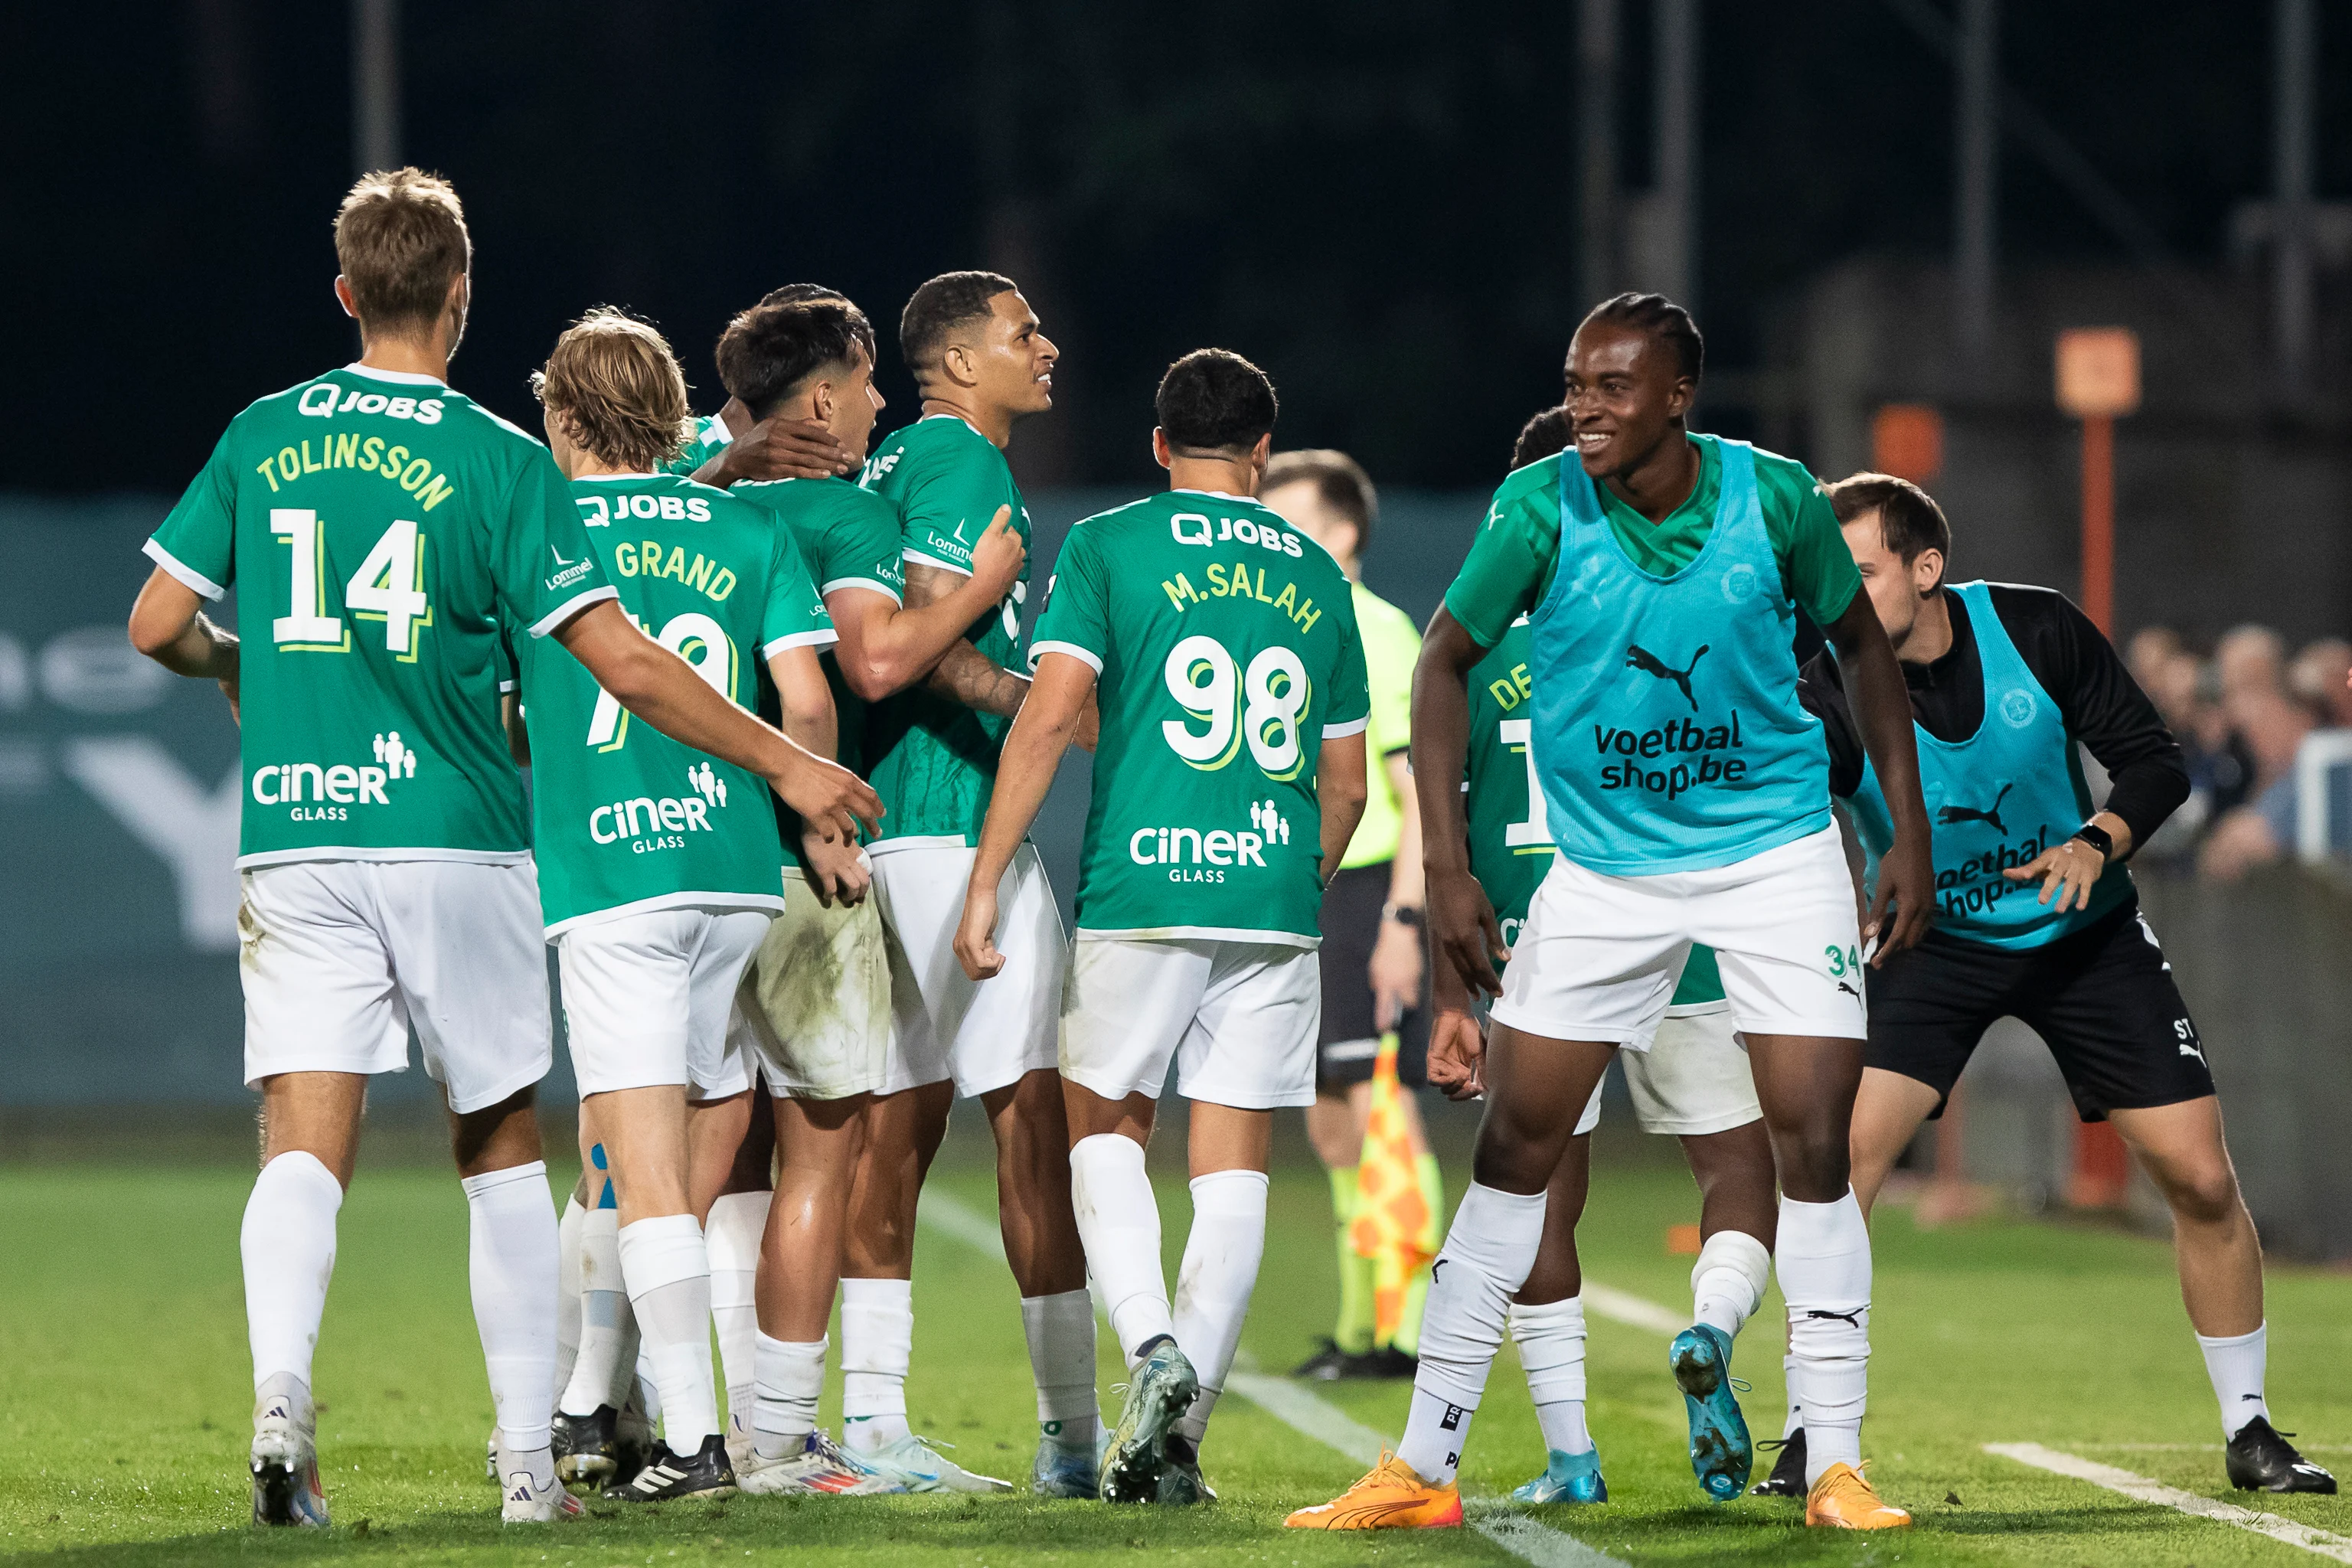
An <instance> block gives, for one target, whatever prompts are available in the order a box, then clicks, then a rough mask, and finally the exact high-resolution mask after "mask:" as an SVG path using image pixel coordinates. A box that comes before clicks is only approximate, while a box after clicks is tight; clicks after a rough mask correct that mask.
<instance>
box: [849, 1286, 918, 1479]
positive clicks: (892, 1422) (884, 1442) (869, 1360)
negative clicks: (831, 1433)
mask: <svg viewBox="0 0 2352 1568" xmlns="http://www.w3.org/2000/svg"><path fill="white" fill-rule="evenodd" d="M914 1352H915V1288H914V1286H913V1284H912V1283H911V1282H910V1281H908V1280H905V1279H844V1280H843V1281H842V1282H841V1436H842V1441H843V1442H844V1443H845V1444H846V1445H847V1446H848V1447H849V1448H850V1449H851V1450H852V1451H853V1452H858V1453H869V1454H870V1453H872V1452H874V1451H875V1450H877V1449H878V1448H887V1447H889V1446H890V1445H891V1444H893V1443H895V1442H897V1441H898V1439H899V1438H901V1437H903V1436H906V1435H907V1432H908V1426H907V1365H908V1362H910V1361H911V1360H913V1359H914Z"/></svg>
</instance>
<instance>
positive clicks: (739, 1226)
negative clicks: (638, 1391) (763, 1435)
mask: <svg viewBox="0 0 2352 1568" xmlns="http://www.w3.org/2000/svg"><path fill="white" fill-rule="evenodd" d="M775 1195H776V1194H773V1193H767V1192H761V1193H729V1194H727V1195H726V1196H724V1197H722V1198H719V1200H718V1201H717V1202H715V1203H713V1204H712V1205H710V1218H709V1221H708V1222H707V1223H706V1224H705V1225H704V1226H703V1227H702V1238H703V1243H704V1245H705V1246H706V1247H709V1251H710V1319H711V1321H712V1322H714V1323H716V1324H717V1325H718V1328H719V1366H720V1368H721V1369H722V1370H723V1371H724V1372H725V1373H726V1374H727V1414H728V1415H729V1417H730V1425H732V1426H741V1427H744V1428H747V1429H748V1428H749V1427H750V1426H751V1381H752V1377H753V1370H752V1361H753V1354H754V1352H753V1350H752V1346H753V1345H754V1344H755V1343H756V1342H758V1340H759V1337H760V1315H759V1310H758V1308H757V1307H756V1306H754V1305H753V1288H754V1286H755V1285H756V1284H757V1282H758V1280H759V1278H760V1237H761V1235H762V1234H763V1233H764V1232H765V1231H766V1230H767V1228H768V1205H769V1203H770V1202H771V1201H772V1200H773V1199H774V1197H775Z"/></svg>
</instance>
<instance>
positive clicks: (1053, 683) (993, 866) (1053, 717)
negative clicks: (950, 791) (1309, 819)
mask: <svg viewBox="0 0 2352 1568" xmlns="http://www.w3.org/2000/svg"><path fill="white" fill-rule="evenodd" d="M1094 690H1095V672H1094V668H1093V667H1092V666H1090V665H1088V664H1087V662H1086V661H1085V660H1084V659H1082V658H1076V657H1074V656H1072V655H1070V654H1066V653H1048V654H1046V655H1045V657H1044V658H1040V659H1039V660H1038V661H1037V679H1036V681H1035V684H1034V686H1033V687H1032V689H1031V690H1030V693H1029V700H1028V701H1027V702H1025V703H1024V704H1023V705H1022V708H1021V712H1020V715H1019V716H1018V717H1017V718H1015V719H1014V720H1013V730H1012V732H1011V733H1010V734H1008V735H1006V736H1005V737H1004V752H1003V755H1002V756H1001V757H999V758H998V760H997V764H996V792H995V794H993V795H991V796H990V797H989V802H988V818H987V821H986V822H985V824H983V825H982V828H981V832H980V851H979V853H978V855H977V856H975V857H974V858H973V860H972V863H971V882H970V884H969V885H968V886H967V887H966V888H965V889H964V895H963V919H962V921H961V923H960V924H959V925H958V927H957V929H956V937H955V954H956V959H957V962H959V963H961V964H962V965H963V972H964V973H965V974H967V975H968V976H970V977H971V978H972V979H974V980H985V979H987V978H988V977H989V976H991V975H992V974H994V973H996V972H997V971H998V970H1000V969H1003V967H1004V955H1003V953H1001V952H997V951H996V889H997V885H998V884H999V883H1001V882H1003V879H1004V871H1005V868H1007V867H1008V866H1010V865H1012V864H1013V852H1014V851H1015V850H1017V849H1019V848H1020V847H1021V841H1022V840H1023V839H1024V838H1026V837H1028V836H1029V826H1030V825H1031V824H1032V823H1034V822H1035V821H1036V820H1037V812H1038V809H1039V808H1040V807H1042V806H1043V805H1045V792H1046V791H1048V790H1050V789H1052V788H1053V787H1054V770H1055V769H1056V768H1058V767H1060V766H1061V764H1062V753H1063V752H1066V751H1068V750H1069V749H1070V742H1071V739H1072V738H1073V737H1074V736H1076V734H1077V732H1078V723H1079V720H1080V719H1081V717H1082V716H1083V715H1084V714H1085V712H1086V710H1087V703H1088V701H1089V700H1091V699H1092V698H1093V696H1094ZM1328 744H1329V743H1327V748H1326V752H1325V757H1324V762H1325V764H1326V765H1327V766H1328V765H1329V763H1330V755H1329V752H1328ZM1356 746H1357V755H1356V771H1355V774H1354V777H1355V778H1356V780H1357V786H1356V808H1357V810H1359V811H1360V810H1362V809H1363V804H1364V801H1363V785H1362V779H1363V773H1364V759H1363V754H1362V749H1363V741H1362V738H1361V737H1360V736H1359V737H1357V739H1356ZM1348 826H1349V831H1351V832H1352V831H1353V830H1354V828H1355V819H1354V817H1353V816H1352V815H1351V816H1349V821H1348ZM1323 841H1324V856H1323V858H1324V862H1325V864H1326V866H1327V867H1328V866H1331V865H1336V864H1338V856H1339V850H1335V849H1333V848H1332V847H1331V836H1330V829H1329V827H1328V819H1327V826H1326V827H1325V829H1324V835H1323ZM1347 842H1348V840H1347V837H1346V836H1345V835H1342V836H1341V837H1340V839H1339V846H1340V848H1341V849H1344V848H1345V847H1347ZM1327 875H1328V872H1327Z"/></svg>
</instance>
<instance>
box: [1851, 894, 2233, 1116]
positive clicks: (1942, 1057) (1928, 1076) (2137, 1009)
mask: <svg viewBox="0 0 2352 1568" xmlns="http://www.w3.org/2000/svg"><path fill="white" fill-rule="evenodd" d="M2003 1017H2014V1018H2016V1019H2018V1020H2019V1021H2020V1022H2021V1023H2023V1024H2024V1025H2025V1026H2027V1027H2028V1028H2030V1029H2032V1031H2033V1032H2034V1033H2035V1034H2037V1035H2039V1036H2041V1037H2042V1042H2043V1043H2044V1044H2045V1045H2047V1046H2048V1047H2050V1054H2051V1055H2052V1056H2053V1057H2054V1058H2057V1061H2058V1070H2059V1071H2060V1072H2061V1073H2063V1074H2064V1075H2065V1079H2066V1089H2067V1092H2068V1093H2070V1094H2072V1095H2073V1096H2074V1110H2075V1111H2076V1112H2077V1113H2078V1114H2079V1115H2080V1116H2081V1117H2082V1119H2083V1120H2084V1121H2105V1120H2106V1119H2107V1112H2109V1111H2111V1110H2144V1109H2146V1108H2147V1107H2150V1106H2157V1105H2178V1104H2179V1103H2180V1102H2181V1101H2183V1100H2201V1099H2203V1098H2204V1097H2206V1096H2207V1095H2210V1094H2211V1093H2212V1092H2213V1074H2212V1072H2211V1070H2210V1068H2208V1067H2207V1066H2206V1063H2205V1042H2204V1041H2203V1040H2202V1039H2200V1038H2199V1037H2198V1034H2197V1026H2196V1025H2195V1024H2194V1023H2193V1022H2191V1021H2190V1019H2189V1007H2188V1005H2187V1004H2186V1003H2184V1002H2183V1001H2181V999H2180V989H2179V986H2177V985H2175V984H2173V981H2172V966H2171V965H2170V964H2168V963H2166V962H2165V960H2164V950H2163V949H2162V948H2160V947H2158V945H2157V941H2156V932H2155V931H2151V930H2150V929H2148V924H2147V921H2145V920H2144V919H2142V918H2141V916H2140V912H2139V903H2138V900H2132V901H2131V902H2129V903H2126V904H2125V905H2124V906H2123V907H2122V908H2120V909H2118V910H2115V911H2113V912H2112V913H2110V914H2107V915H2104V916H2102V917H2101V918H2100V919H2099V920H2098V921H2096V922H2095V924H2092V925H2089V926H2085V927H2084V929H2082V930H2081V931H2075V932H2074V933H2073V934H2071V935H2068V936H2063V937H2061V938H2059V939H2058V940H2057V941H2055V942H2049V943H2047V944H2045V945H2043V946H2041V947H2033V948H2021V949H2008V948H1998V947H1988V946H1986V945H1985V944H1984V943H1982V942H1966V941H1962V940H1961V939H1959V938H1958V937H1949V936H1944V935H1942V934H1940V933H1938V932H1934V931H1930V932H1929V933H1928V936H1927V940H1926V941H1924V942H1921V943H1920V944H1919V945H1918V946H1917V947H1916V948H1914V949H1912V950H1911V951H1910V952H1906V953H1899V954H1897V955H1895V957H1893V958H1891V959H1889V960H1888V961H1887V963H1886V966H1885V968H1884V969H1878V970H1874V971H1872V972H1871V974H1870V1046H1869V1050H1868V1053H1867V1056H1866V1058H1865V1060H1866V1062H1867V1063H1868V1065H1869V1066H1871V1067H1874V1068H1884V1069H1885V1071H1887V1072H1895V1073H1901V1074H1902V1075H1903V1076H1904V1077H1906V1078H1909V1079H1917V1080H1918V1081H1919V1082H1921V1083H1924V1084H1926V1085H1927V1087H1928V1088H1930V1089H1934V1090H1935V1091H1936V1093H1937V1101H1936V1109H1935V1111H1934V1112H1933V1114H1934V1115H1937V1116H1941V1115H1942V1114H1943V1112H1944V1102H1945V1101H1946V1100H1948V1099H1949V1098H1950V1096H1951V1092H1952V1085H1953V1084H1955V1083H1957V1082H1958V1080H1959V1077H1960V1069H1961V1068H1965V1067H1966V1066H1968V1063H1969V1054H1970V1053H1971V1052H1973V1051H1974V1050H1975V1049H1976V1048H1977V1042H1978V1041H1979V1040H1980V1039H1982V1038H1983V1037H1984V1032H1985V1030H1987V1029H1988V1028H1990V1027H1991V1026H1992V1024H1993V1022H1994V1020H1996V1019H1999V1018H2003Z"/></svg>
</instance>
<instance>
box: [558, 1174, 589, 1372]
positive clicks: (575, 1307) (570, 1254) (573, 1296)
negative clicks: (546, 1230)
mask: <svg viewBox="0 0 2352 1568" xmlns="http://www.w3.org/2000/svg"><path fill="white" fill-rule="evenodd" d="M587 1223H588V1210H587V1209H586V1207H585V1206H583V1205H582V1204H581V1202H580V1197H579V1194H576V1193H575V1194H572V1196H570V1197H567V1198H565V1199H564V1200H563V1217H562V1219H560V1220H558V1221H556V1223H555V1386H556V1387H557V1388H558V1389H562V1388H564V1387H566V1386H567V1385H569V1384H570V1383H571V1382H572V1367H573V1366H574V1365H575V1364H576V1363H578V1362H579V1360H580V1232H581V1229H582V1227H583V1226H586V1225H587Z"/></svg>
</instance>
